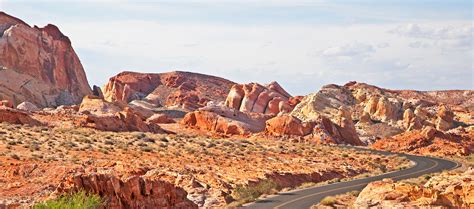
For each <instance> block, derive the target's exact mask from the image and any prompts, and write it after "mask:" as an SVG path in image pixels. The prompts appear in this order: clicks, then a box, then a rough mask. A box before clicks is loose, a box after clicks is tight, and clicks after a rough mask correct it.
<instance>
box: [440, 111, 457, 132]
mask: <svg viewBox="0 0 474 209" xmlns="http://www.w3.org/2000/svg"><path fill="white" fill-rule="evenodd" d="M437 116H438V118H437V119H436V129H438V130H441V131H447V130H449V129H451V128H454V113H453V112H452V111H451V110H450V109H449V108H447V107H446V106H441V107H440V108H439V110H438V114H437Z"/></svg>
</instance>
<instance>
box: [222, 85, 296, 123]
mask: <svg viewBox="0 0 474 209" xmlns="http://www.w3.org/2000/svg"><path fill="white" fill-rule="evenodd" d="M291 98H292V97H291V95H290V94H288V92H286V91H285V90H284V89H283V88H282V87H281V86H280V85H279V84H278V83H277V82H272V83H270V84H268V85H265V86H263V85H260V84H258V83H249V84H235V85H234V86H232V88H231V90H230V92H229V95H228V96H227V99H226V101H225V105H226V106H228V107H231V108H234V109H236V110H240V111H242V112H255V113H264V114H274V115H275V114H278V113H280V112H284V113H288V112H290V111H291V110H292V109H293V108H294V106H295V105H296V104H297V103H298V98H295V99H291ZM290 99H291V103H290Z"/></svg>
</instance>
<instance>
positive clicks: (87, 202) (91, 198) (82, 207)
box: [32, 191, 104, 209]
mask: <svg viewBox="0 0 474 209" xmlns="http://www.w3.org/2000/svg"><path fill="white" fill-rule="evenodd" d="M103 204H104V201H103V200H102V198H101V197H100V196H99V195H96V194H89V193H86V192H84V191H80V192H77V193H72V194H67V195H64V196H62V197H60V198H58V199H54V200H48V201H45V202H42V203H39V204H36V205H34V206H33V207H32V208H33V209H63V208H67V209H95V208H100V207H101V206H102V205H103Z"/></svg>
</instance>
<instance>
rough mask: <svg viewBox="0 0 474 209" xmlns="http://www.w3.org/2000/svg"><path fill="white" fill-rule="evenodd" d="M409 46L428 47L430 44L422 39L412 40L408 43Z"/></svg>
mask: <svg viewBox="0 0 474 209" xmlns="http://www.w3.org/2000/svg"><path fill="white" fill-rule="evenodd" d="M408 46H410V47H411V48H428V47H431V44H429V43H427V42H424V41H413V42H410V43H409V44H408Z"/></svg>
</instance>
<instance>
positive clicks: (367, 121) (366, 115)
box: [358, 112, 373, 124]
mask: <svg viewBox="0 0 474 209" xmlns="http://www.w3.org/2000/svg"><path fill="white" fill-rule="evenodd" d="M358 123H360V124H372V123H373V122H372V119H371V118H370V114H369V113H368V112H364V113H362V115H361V116H360V119H359V122H358Z"/></svg>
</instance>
